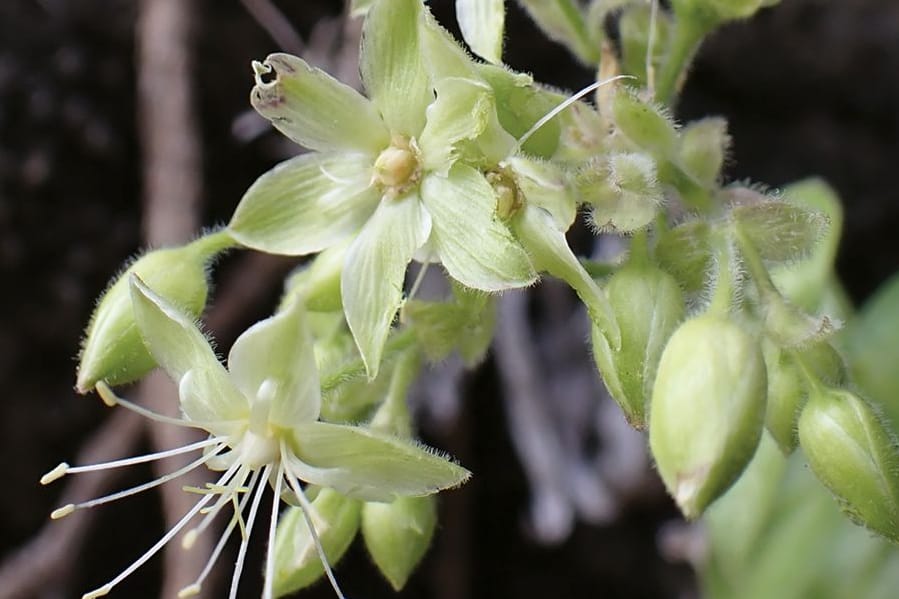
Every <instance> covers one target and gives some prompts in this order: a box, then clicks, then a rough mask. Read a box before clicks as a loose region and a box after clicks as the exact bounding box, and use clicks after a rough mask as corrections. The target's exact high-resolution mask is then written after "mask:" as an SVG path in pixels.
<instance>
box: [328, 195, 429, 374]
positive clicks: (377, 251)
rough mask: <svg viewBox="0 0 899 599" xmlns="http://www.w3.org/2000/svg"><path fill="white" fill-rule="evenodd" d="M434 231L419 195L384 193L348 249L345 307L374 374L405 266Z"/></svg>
mask: <svg viewBox="0 0 899 599" xmlns="http://www.w3.org/2000/svg"><path fill="white" fill-rule="evenodd" d="M430 232H431V217H430V215H428V213H427V211H426V210H424V208H423V207H422V205H421V202H420V201H419V198H418V196H417V195H414V194H412V195H408V196H406V197H402V198H396V199H391V198H385V199H383V200H382V201H381V203H380V205H379V206H378V209H377V210H376V211H375V213H374V215H373V216H372V217H371V218H370V219H369V221H368V223H367V224H366V225H365V228H364V229H362V232H361V233H360V234H359V237H357V238H356V240H355V241H354V242H353V244H352V245H351V246H350V249H349V250H348V252H347V256H346V263H345V265H344V268H343V274H342V275H341V279H340V289H341V294H342V296H343V307H344V311H345V312H346V319H347V324H349V326H350V331H352V333H353V338H354V339H355V340H356V345H357V346H358V347H359V353H360V354H361V355H362V360H363V361H364V362H365V368H366V370H367V372H368V377H369V379H373V378H374V377H375V376H377V374H378V366H379V364H380V362H381V352H382V350H383V349H384V343H385V342H386V341H387V335H388V334H389V333H390V323H392V322H393V317H394V316H395V315H396V311H397V310H398V309H399V307H400V303H401V302H402V297H403V280H404V277H405V274H406V267H407V266H408V265H409V262H410V261H411V260H412V255H413V254H414V253H415V250H417V249H418V248H420V247H421V246H422V245H424V243H425V241H427V239H428V235H429V234H430Z"/></svg>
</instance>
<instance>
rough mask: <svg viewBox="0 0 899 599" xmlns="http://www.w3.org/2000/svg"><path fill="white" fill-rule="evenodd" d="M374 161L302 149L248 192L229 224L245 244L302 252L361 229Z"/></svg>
mask: <svg viewBox="0 0 899 599" xmlns="http://www.w3.org/2000/svg"><path fill="white" fill-rule="evenodd" d="M370 171H371V161H370V160H369V159H368V157H366V156H362V155H359V154H303V155H302V156H297V157H296V158H292V159H290V160H287V161H286V162H282V163H281V164H279V165H278V166H276V167H275V168H273V169H272V170H270V171H269V172H267V173H265V174H264V175H262V176H261V177H259V179H257V180H256V182H255V183H253V185H251V186H250V189H248V190H247V192H246V193H245V194H244V196H243V198H242V199H241V201H240V204H239V205H238V206H237V210H235V211H234V215H233V216H232V217H231V223H230V224H229V225H228V229H229V232H230V233H231V235H232V236H233V237H234V238H235V239H236V240H237V241H239V242H240V243H242V244H243V245H246V246H248V247H251V248H255V249H257V250H262V251H264V252H269V253H273V254H287V255H294V256H296V255H304V254H311V253H314V252H318V251H321V250H323V249H325V248H328V247H330V246H332V245H335V244H336V243H338V242H339V241H341V240H342V239H344V238H346V237H348V236H350V235H352V234H353V233H355V232H356V231H358V230H359V229H360V228H361V227H362V225H363V224H364V223H365V221H366V219H367V218H368V217H369V215H370V214H371V212H372V211H373V210H374V207H375V202H376V201H377V198H378V197H379V193H378V191H377V190H376V189H375V188H373V187H371V186H370V178H371V172H370Z"/></svg>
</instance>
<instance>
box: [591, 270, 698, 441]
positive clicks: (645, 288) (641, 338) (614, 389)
mask: <svg viewBox="0 0 899 599" xmlns="http://www.w3.org/2000/svg"><path fill="white" fill-rule="evenodd" d="M606 295H608V296H609V302H610V303H611V305H612V309H613V310H614V312H615V318H616V319H617V320H618V325H619V326H620V327H621V349H619V350H617V351H615V350H613V349H611V348H610V347H609V344H608V343H607V342H606V340H605V337H604V336H603V335H602V334H601V333H599V331H598V330H597V329H596V327H593V357H594V359H595V360H596V366H597V368H598V369H599V372H600V374H602V378H603V381H604V382H605V384H606V388H607V389H608V390H609V394H610V395H611V396H612V398H614V399H615V401H616V402H618V405H619V406H621V409H622V411H623V412H624V415H625V417H626V418H627V421H628V422H629V423H630V425H631V426H633V427H635V428H638V429H642V428H644V427H645V426H646V410H647V406H648V404H649V397H650V394H651V393H652V385H653V381H654V379H655V374H656V368H657V367H658V364H659V359H660V358H661V355H662V350H663V349H664V347H665V343H666V342H667V341H668V338H669V337H670V336H671V334H672V333H673V332H674V330H675V328H677V326H678V324H680V322H681V320H682V319H683V317H684V299H683V295H682V293H681V290H680V287H678V285H677V282H676V281H675V280H674V277H672V276H671V275H669V274H668V273H666V272H664V271H662V270H661V269H659V268H656V267H654V266H651V265H648V266H628V267H625V268H623V269H621V270H620V271H618V272H617V273H615V274H614V275H612V277H611V278H610V279H609V281H608V283H607V284H606Z"/></svg>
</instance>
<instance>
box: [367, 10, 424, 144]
mask: <svg viewBox="0 0 899 599" xmlns="http://www.w3.org/2000/svg"><path fill="white" fill-rule="evenodd" d="M421 11H422V3H421V0H381V1H380V2H375V3H374V4H373V5H372V7H371V9H370V10H369V11H368V15H367V16H366V17H365V24H364V25H363V29H362V50H361V54H360V69H361V72H362V81H363V82H364V84H365V89H366V90H368V93H369V96H370V97H371V99H372V102H374V104H375V105H376V106H377V107H378V110H379V111H380V112H381V116H382V117H383V118H384V122H385V123H387V128H388V129H390V132H391V133H392V134H402V135H405V136H406V137H417V136H418V134H419V133H420V132H421V130H422V128H423V127H424V124H425V108H427V106H428V104H430V103H431V101H433V99H434V94H433V92H432V91H431V85H430V80H429V77H428V73H427V71H426V70H425V64H424V60H423V58H422V52H421V47H420V45H419V39H418V36H419V28H420V25H419V24H420V22H421Z"/></svg>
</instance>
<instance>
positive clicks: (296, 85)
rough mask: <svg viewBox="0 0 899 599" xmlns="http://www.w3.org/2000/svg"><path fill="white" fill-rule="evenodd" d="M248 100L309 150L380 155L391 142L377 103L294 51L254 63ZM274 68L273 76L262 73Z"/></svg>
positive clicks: (272, 70)
mask: <svg viewBox="0 0 899 599" xmlns="http://www.w3.org/2000/svg"><path fill="white" fill-rule="evenodd" d="M253 70H254V71H255V72H256V85H255V86H254V87H253V91H252V92H251V93H250V103H251V104H252V105H253V108H255V109H256V111H257V112H258V113H259V114H261V115H262V116H264V117H265V118H267V119H268V120H270V121H271V122H272V125H274V126H275V128H277V129H278V130H279V131H280V132H281V133H283V134H284V135H286V136H287V137H289V138H290V139H292V140H293V141H295V142H296V143H298V144H300V145H301V146H303V147H306V148H309V149H310V150H321V151H328V150H344V151H346V150H356V151H359V152H368V153H376V152H379V151H381V150H383V149H384V148H385V147H387V144H388V143H389V142H390V138H389V135H388V133H387V129H385V127H384V123H383V122H382V121H381V119H380V117H379V116H378V112H377V110H376V109H375V107H374V105H373V104H372V103H371V102H369V101H368V100H367V99H366V98H365V97H364V96H363V95H362V94H360V93H359V92H357V91H356V90H354V89H353V88H351V87H350V86H348V85H344V84H343V83H341V82H340V81H338V80H336V79H334V78H333V77H331V76H330V75H328V74H327V73H325V72H324V71H322V70H319V69H316V68H314V67H311V66H309V65H308V64H307V63H306V61H304V60H303V59H302V58H297V57H296V56H291V55H290V54H271V55H269V56H268V58H266V59H265V62H263V63H258V62H254V63H253ZM272 72H274V75H275V78H274V79H273V80H271V81H264V80H263V76H264V75H269V74H270V73H272Z"/></svg>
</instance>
